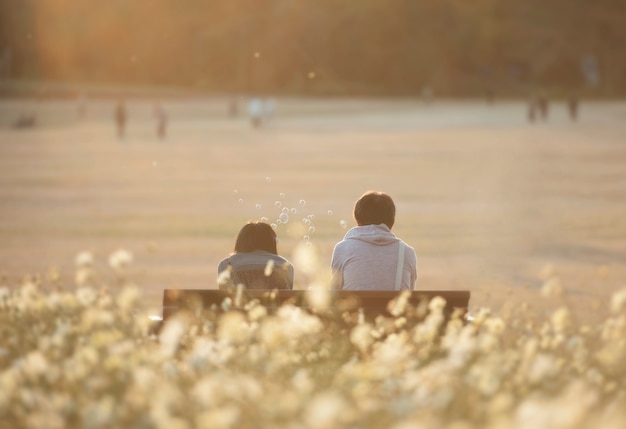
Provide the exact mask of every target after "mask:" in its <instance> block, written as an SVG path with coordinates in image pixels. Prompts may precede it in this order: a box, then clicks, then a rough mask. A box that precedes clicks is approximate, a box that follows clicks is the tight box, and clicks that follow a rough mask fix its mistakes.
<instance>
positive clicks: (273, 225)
mask: <svg viewBox="0 0 626 429" xmlns="http://www.w3.org/2000/svg"><path fill="white" fill-rule="evenodd" d="M270 226H271V227H272V229H276V228H278V225H276V224H275V223H273V224H272V225H270Z"/></svg>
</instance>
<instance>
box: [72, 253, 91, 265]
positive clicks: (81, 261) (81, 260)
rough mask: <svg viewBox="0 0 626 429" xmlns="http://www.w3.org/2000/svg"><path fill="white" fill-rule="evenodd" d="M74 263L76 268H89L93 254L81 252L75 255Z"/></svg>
mask: <svg viewBox="0 0 626 429" xmlns="http://www.w3.org/2000/svg"><path fill="white" fill-rule="evenodd" d="M74 263H75V264H76V266H77V267H90V266H92V265H93V254H92V253H91V252H87V251H82V252H80V253H79V254H78V255H76V258H74Z"/></svg>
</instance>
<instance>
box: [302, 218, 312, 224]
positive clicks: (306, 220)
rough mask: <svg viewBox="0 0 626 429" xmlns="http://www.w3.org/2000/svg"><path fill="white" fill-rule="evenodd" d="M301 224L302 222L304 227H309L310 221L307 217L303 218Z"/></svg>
mask: <svg viewBox="0 0 626 429" xmlns="http://www.w3.org/2000/svg"><path fill="white" fill-rule="evenodd" d="M302 222H303V223H304V224H305V225H311V219H309V218H308V217H305V218H304V219H302Z"/></svg>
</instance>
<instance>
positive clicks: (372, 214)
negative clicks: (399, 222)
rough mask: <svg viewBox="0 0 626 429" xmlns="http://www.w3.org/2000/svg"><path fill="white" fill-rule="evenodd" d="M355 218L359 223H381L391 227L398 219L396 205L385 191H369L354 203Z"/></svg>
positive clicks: (362, 224)
mask: <svg viewBox="0 0 626 429" xmlns="http://www.w3.org/2000/svg"><path fill="white" fill-rule="evenodd" d="M354 220H356V223H357V225H359V226H364V225H380V224H381V223H384V224H385V225H387V226H388V227H389V229H391V228H392V227H393V223H394V222H395V220H396V205H395V204H394V203H393V200H392V199H391V197H390V196H389V195H387V194H385V193H384V192H377V191H367V192H366V193H364V194H363V195H361V197H360V198H359V199H358V200H357V201H356V203H355V204H354Z"/></svg>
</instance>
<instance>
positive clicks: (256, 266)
mask: <svg viewBox="0 0 626 429" xmlns="http://www.w3.org/2000/svg"><path fill="white" fill-rule="evenodd" d="M270 260H272V261H273V262H274V268H273V270H272V274H273V275H272V276H266V275H265V273H264V271H265V267H266V266H267V263H268V261H270ZM229 266H230V270H231V271H232V274H231V276H232V278H233V279H234V280H235V281H236V282H237V281H241V282H242V283H244V284H246V283H250V284H246V286H247V287H249V288H251V289H265V288H272V287H273V285H272V283H274V282H275V281H277V279H276V277H279V278H280V280H279V282H280V283H281V284H284V286H286V287H285V288H286V289H292V288H293V280H294V271H293V265H291V263H290V262H289V261H288V260H287V259H285V258H283V257H282V256H279V255H275V254H273V253H269V252H265V251H263V250H255V251H254V252H249V253H248V252H244V253H234V254H232V255H230V256H229V257H228V258H225V259H223V260H222V261H220V263H219V265H218V266H217V273H218V276H219V274H220V273H221V272H222V271H224V270H227V269H229ZM253 272H256V273H257V275H255V276H253V277H256V280H259V281H254V283H257V284H256V285H253V284H251V282H252V281H253V280H254V279H253V278H252V277H250V276H251V274H252V273H253ZM238 274H241V275H242V276H244V278H238V277H239V276H238ZM246 280H248V281H246ZM264 280H267V281H264Z"/></svg>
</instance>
